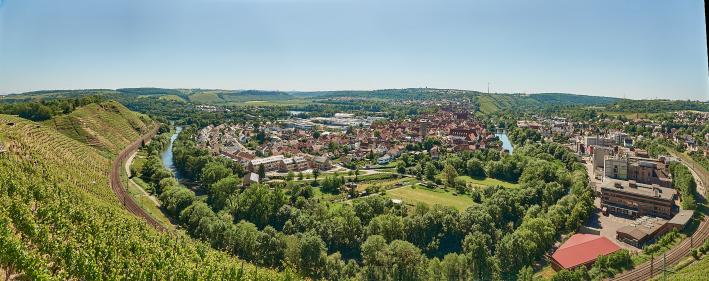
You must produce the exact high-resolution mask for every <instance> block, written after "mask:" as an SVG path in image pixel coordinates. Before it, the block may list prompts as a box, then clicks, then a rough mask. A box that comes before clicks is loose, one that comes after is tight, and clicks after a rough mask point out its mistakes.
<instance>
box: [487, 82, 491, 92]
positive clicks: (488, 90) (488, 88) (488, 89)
mask: <svg viewBox="0 0 709 281" xmlns="http://www.w3.org/2000/svg"><path fill="white" fill-rule="evenodd" d="M487 94H488V95H489V94H490V81H488V82H487Z"/></svg>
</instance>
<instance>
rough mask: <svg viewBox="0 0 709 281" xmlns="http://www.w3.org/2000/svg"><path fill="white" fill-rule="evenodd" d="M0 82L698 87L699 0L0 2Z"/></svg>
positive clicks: (676, 91)
mask: <svg viewBox="0 0 709 281" xmlns="http://www.w3.org/2000/svg"><path fill="white" fill-rule="evenodd" d="M3 2H4V3H3ZM0 5H1V6H0V93H15V92H23V91H30V90H40V89H80V88H120V87H141V86H153V87H171V88H178V87H180V88H222V89H264V90H338V89H378V88H406V87H436V88H457V89H470V90H482V91H485V90H486V88H487V83H488V82H490V83H491V90H492V91H494V92H525V93H535V92H569V93H578V94H588V95H603V96H616V97H628V98H672V99H694V100H696V99H701V100H707V99H709V79H708V73H707V50H706V35H705V28H706V26H705V23H704V4H703V1H697V0H681V1H665V0H637V1H630V0H594V1H568V0H558V1H552V0H540V1H527V0H519V1H499V0H484V1H446V0H438V1H418V0H402V1H394V0H371V1H370V0H356V1H354V0H353V1H350V0H320V1H319V0H261V1H259V0H120V1H118V0H0Z"/></svg>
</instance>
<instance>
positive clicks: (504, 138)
mask: <svg viewBox="0 0 709 281" xmlns="http://www.w3.org/2000/svg"><path fill="white" fill-rule="evenodd" d="M495 136H497V137H498V138H499V139H500V141H502V148H504V149H507V150H509V151H510V154H512V150H514V148H513V147H512V142H510V139H509V138H508V137H507V134H495Z"/></svg>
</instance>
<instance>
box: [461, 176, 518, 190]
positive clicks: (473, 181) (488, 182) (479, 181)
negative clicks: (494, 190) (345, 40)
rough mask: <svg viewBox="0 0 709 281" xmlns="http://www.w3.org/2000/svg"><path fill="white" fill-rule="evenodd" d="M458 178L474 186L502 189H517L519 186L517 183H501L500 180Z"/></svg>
mask: <svg viewBox="0 0 709 281" xmlns="http://www.w3.org/2000/svg"><path fill="white" fill-rule="evenodd" d="M458 178H462V179H463V180H465V182H467V183H468V184H471V185H474V186H495V185H501V186H503V187H508V188H515V187H519V184H517V183H511V182H506V181H501V180H498V179H493V178H484V179H474V178H471V177H469V176H459V177H458Z"/></svg>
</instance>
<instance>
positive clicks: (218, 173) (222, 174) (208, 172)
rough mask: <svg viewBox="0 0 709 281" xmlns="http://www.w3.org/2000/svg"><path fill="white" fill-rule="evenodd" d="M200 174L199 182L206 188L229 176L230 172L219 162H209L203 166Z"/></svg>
mask: <svg viewBox="0 0 709 281" xmlns="http://www.w3.org/2000/svg"><path fill="white" fill-rule="evenodd" d="M200 174H201V176H200V181H201V182H202V184H204V185H205V186H207V187H208V186H210V185H212V184H213V183H215V182H218V181H219V180H221V179H223V178H226V177H228V176H231V175H232V171H231V169H229V168H227V167H226V166H224V164H222V163H220V162H209V163H207V165H205V166H204V168H203V169H202V172H201V173H200Z"/></svg>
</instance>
